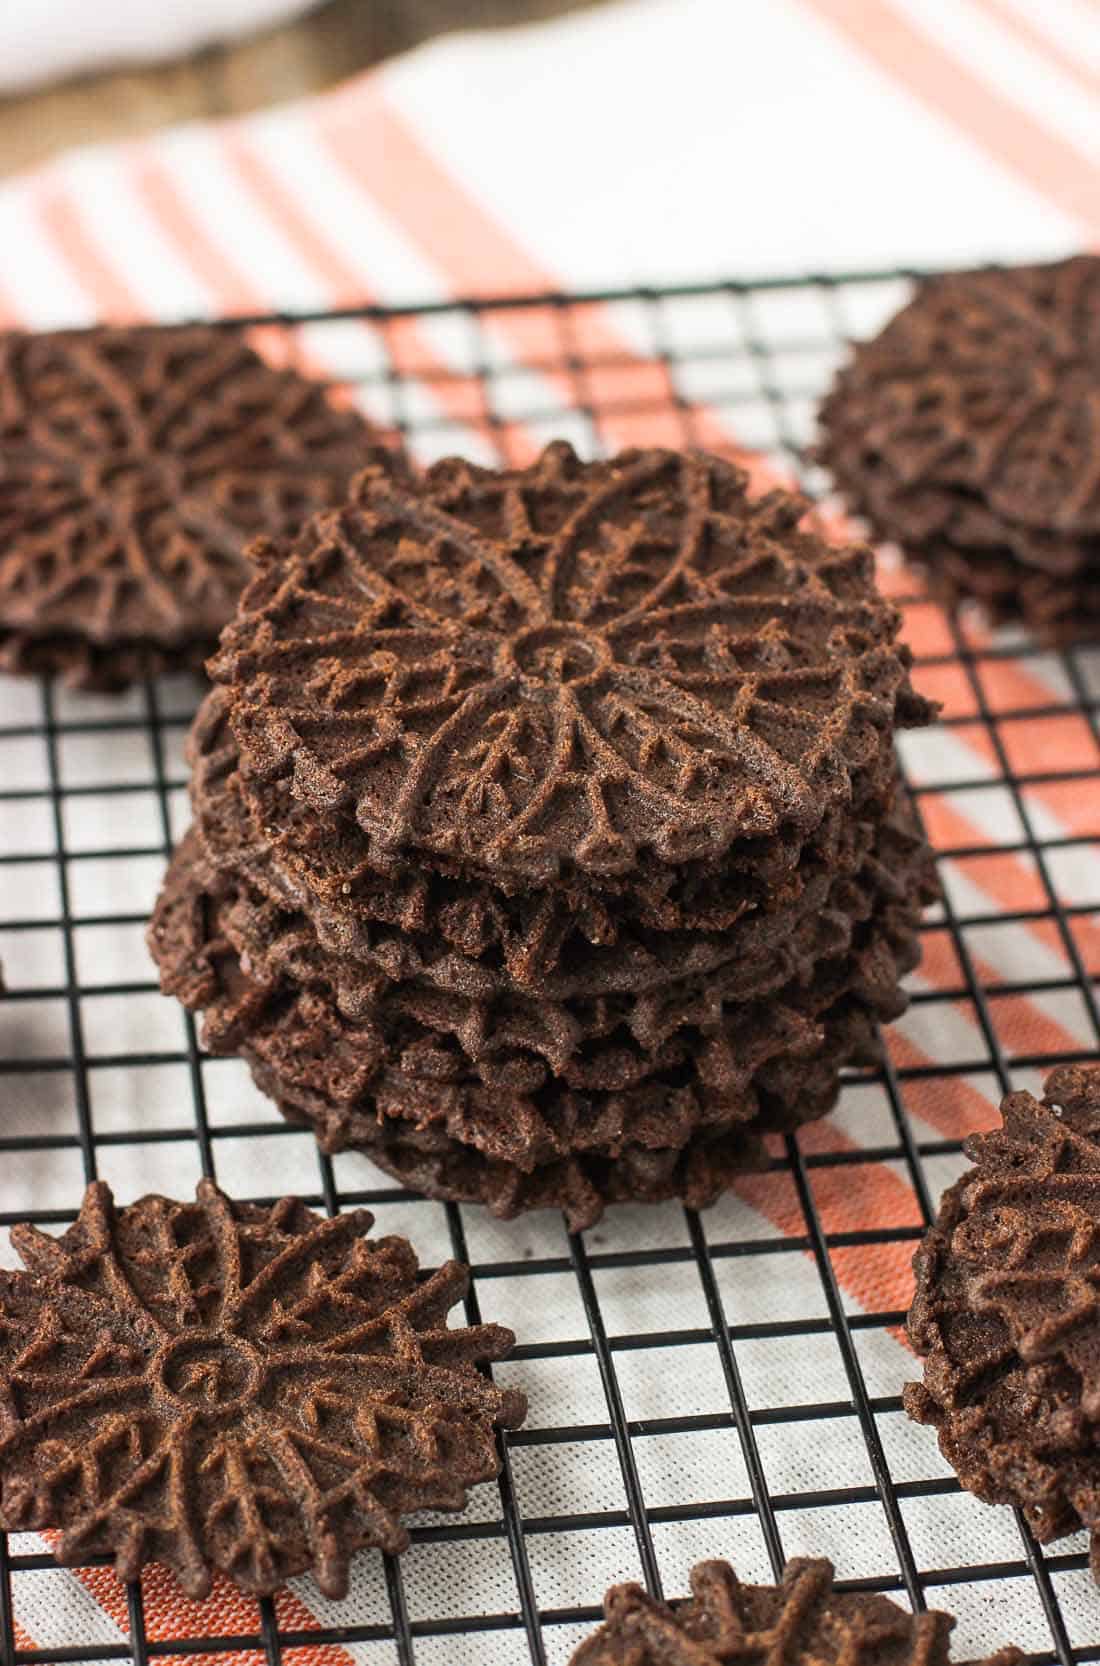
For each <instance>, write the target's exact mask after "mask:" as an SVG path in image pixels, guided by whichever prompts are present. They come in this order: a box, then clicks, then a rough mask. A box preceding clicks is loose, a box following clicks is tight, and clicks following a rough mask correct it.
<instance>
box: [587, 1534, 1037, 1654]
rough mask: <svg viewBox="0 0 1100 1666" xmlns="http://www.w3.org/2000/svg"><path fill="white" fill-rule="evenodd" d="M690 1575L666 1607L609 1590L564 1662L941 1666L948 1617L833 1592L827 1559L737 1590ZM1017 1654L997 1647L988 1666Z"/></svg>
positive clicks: (723, 1567)
mask: <svg viewBox="0 0 1100 1666" xmlns="http://www.w3.org/2000/svg"><path fill="white" fill-rule="evenodd" d="M690 1577H691V1593H692V1594H691V1597H690V1599H689V1600H687V1601H685V1602H681V1603H677V1604H675V1605H672V1606H670V1605H669V1604H667V1603H663V1602H657V1601H656V1600H655V1599H654V1598H653V1597H651V1596H648V1595H647V1594H646V1592H645V1591H644V1590H643V1589H642V1587H641V1586H640V1585H615V1586H613V1587H612V1589H611V1590H610V1591H608V1593H607V1595H606V1596H605V1597H604V1613H605V1615H606V1620H605V1622H604V1624H603V1625H602V1626H601V1627H600V1629H599V1631H597V1632H596V1633H595V1634H594V1635H593V1636H592V1637H589V1638H588V1639H587V1640H586V1641H585V1642H583V1643H582V1644H581V1646H580V1648H579V1649H577V1651H576V1653H575V1654H574V1655H573V1657H572V1660H571V1661H570V1666H736V1663H743V1666H762V1663H768V1662H773V1661H782V1662H783V1666H948V1661H949V1658H950V1656H949V1652H948V1638H949V1636H950V1633H951V1628H952V1627H953V1625H954V1624H955V1622H954V1619H953V1618H952V1617H951V1615H950V1614H942V1613H936V1612H932V1613H924V1614H915V1615H914V1614H909V1613H907V1612H906V1611H905V1609H904V1608H899V1606H898V1604H897V1603H896V1602H891V1601H890V1599H889V1597H885V1596H880V1595H879V1594H878V1593H876V1592H864V1591H851V1592H848V1591H844V1592H841V1591H837V1590H836V1589H835V1587H834V1585H833V1566H832V1563H831V1562H827V1561H825V1560H821V1561H810V1560H804V1559H802V1558H798V1559H796V1560H795V1561H792V1562H788V1563H787V1566H786V1568H785V1569H784V1572H783V1579H782V1582H781V1583H780V1584H779V1585H742V1583H741V1581H740V1580H739V1579H738V1577H737V1575H736V1574H735V1573H734V1571H733V1569H732V1568H731V1567H730V1565H729V1563H728V1562H699V1563H697V1564H696V1566H695V1567H694V1568H692V1570H691V1576H690ZM1022 1658H1023V1657H1022V1655H1021V1654H1020V1652H1019V1650H1017V1649H1002V1650H1001V1651H1000V1652H999V1653H998V1654H996V1655H994V1656H992V1657H991V1661H990V1662H989V1666H992V1662H993V1661H996V1662H997V1663H998V1666H1014V1663H1015V1662H1016V1661H1019V1660H1021V1659H1022Z"/></svg>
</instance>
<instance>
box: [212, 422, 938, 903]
mask: <svg viewBox="0 0 1100 1666" xmlns="http://www.w3.org/2000/svg"><path fill="white" fill-rule="evenodd" d="M805 507H806V506H805V504H804V503H803V502H802V501H801V500H799V499H797V498H793V497H791V496H789V495H788V494H786V493H782V492H776V493H772V494H771V495H769V496H768V497H766V498H763V499H760V500H750V499H749V497H748V495H747V477H746V476H745V474H744V473H743V471H741V470H739V469H737V468H734V467H733V466H731V465H728V464H726V463H723V462H721V461H719V460H718V459H716V458H713V457H708V456H705V455H704V454H702V453H692V454H687V455H681V454H679V453H673V452H668V451H636V452H624V453H622V454H620V455H619V456H618V457H616V458H615V459H613V460H612V461H610V462H600V463H582V462H580V461H579V460H578V459H577V457H576V456H575V454H574V453H573V451H572V450H571V448H570V447H569V446H567V445H565V444H561V443H558V444H554V445H551V446H549V447H547V449H546V450H545V451H544V452H543V454H542V456H541V457H540V458H539V459H538V461H537V462H536V463H534V464H532V465H531V467H530V468H527V469H512V470H504V471H493V470H487V469H479V468H475V467H473V466H472V465H470V464H467V463H464V462H461V461H458V460H451V461H448V462H444V463H440V464H437V465H436V466H435V468H433V469H431V470H429V472H428V475H427V477H426V479H425V480H424V481H423V482H422V483H417V485H416V486H415V487H410V488H404V489H402V490H400V491H397V490H394V489H392V488H391V486H390V485H389V483H388V482H387V481H386V480H385V479H384V478H383V477H381V476H378V475H374V476H367V477H364V479H363V480H362V482H361V483H360V487H359V495H358V501H357V503H355V504H354V505H353V506H352V507H350V508H347V509H344V510H342V511H340V512H339V513H338V514H334V515H331V516H321V517H318V518H317V519H315V520H314V521H313V522H312V523H310V525H309V526H308V527H307V529H306V530H305V532H304V533H303V534H302V535H301V536H300V538H299V539H298V541H297V542H296V544H295V545H294V547H293V549H292V551H291V552H290V553H289V555H288V553H287V551H286V550H285V549H281V548H279V547H278V546H276V545H271V546H269V548H268V551H267V553H266V556H265V554H264V552H263V550H262V549H259V550H257V551H255V552H254V558H255V559H256V560H257V561H258V563H259V566H260V571H259V573H258V575H257V577H256V578H255V579H254V581H253V582H252V584H251V585H250V586H249V588H248V590H247V592H246V594H245V596H244V597H243V598H242V604H241V608H240V611H239V613H238V616H237V618H236V620H235V621H234V623H233V625H232V626H231V627H230V628H229V630H228V631H227V632H226V634H225V636H224V638H223V640H222V643H221V647H220V651H219V653H218V656H217V658H216V660H214V661H212V662H211V663H212V674H213V675H214V677H215V679H216V680H217V681H220V682H224V683H226V684H227V685H229V686H230V687H231V688H232V690H233V693H234V701H233V707H232V712H231V722H232V726H233V730H234V733H235V735H236V737H237V741H238V743H239V745H240V748H241V761H242V769H243V771H244V773H245V775H246V776H248V775H253V776H257V777H260V778H271V777H273V776H275V777H279V776H286V777H291V778H292V779H293V785H294V791H295V793H296V795H297V796H298V797H299V798H301V799H302V800H303V801H304V802H305V803H306V804H308V805H310V806H312V807H314V808H315V809H316V810H318V811H319V812H321V813H326V812H329V811H332V810H334V809H339V810H341V811H343V812H344V813H345V814H346V815H347V817H348V818H349V819H353V820H354V822H355V823H356V825H357V828H358V831H359V833H360V835H361V837H362V841H363V848H364V857H365V859H366V860H367V861H369V862H370V864H371V865H372V866H374V867H375V868H376V869H378V870H379V871H386V870H388V869H391V868H393V867H394V866H395V865H397V864H399V863H401V862H403V861H406V862H407V861H408V860H409V859H410V857H411V855H412V853H417V854H418V858H419V860H421V861H426V862H429V863H437V862H439V861H446V862H451V863H454V864H457V865H458V866H460V867H461V869H462V871H463V872H465V873H467V874H470V875H472V874H475V873H477V874H483V875H485V876H487V877H488V878H489V879H490V880H491V881H492V882H493V883H494V884H497V885H500V886H505V885H507V884H509V883H511V884H513V885H519V886H545V885H548V884H552V883H556V882H560V881H561V880H562V878H563V877H564V878H566V879H567V878H568V877H569V876H571V875H574V874H580V875H585V876H596V877H598V879H600V880H603V879H604V878H612V879H613V878H614V876H616V875H621V874H625V873H634V874H636V873H638V872H639V871H641V870H645V869H647V868H653V867H656V868H660V869H664V870H666V871H667V870H668V869H669V868H675V869H681V870H682V868H683V867H684V865H685V864H690V863H696V862H711V863H713V862H717V861H720V860H722V859H723V858H725V857H726V856H727V855H728V853H729V852H730V850H731V847H733V846H734V845H736V843H737V842H738V841H741V840H745V839H749V840H760V839H769V838H772V837H774V836H776V835H777V834H778V833H780V831H781V830H783V829H785V828H786V829H793V830H795V831H796V832H797V833H798V834H799V836H800V837H805V836H807V835H808V834H810V833H812V831H813V830H814V829H815V828H816V827H817V826H818V825H819V824H820V823H821V821H822V819H823V817H824V816H825V814H826V812H827V811H828V810H829V809H830V808H831V807H832V806H834V805H836V804H838V803H841V804H843V803H847V802H848V801H849V800H850V799H851V796H852V790H853V788H852V783H853V776H854V774H856V772H858V771H861V770H868V769H871V768H873V767H874V766H875V764H877V763H880V762H881V761H882V760H883V759H885V757H886V756H887V754H888V752H889V748H890V743H891V739H892V735H893V730H894V726H895V724H896V723H899V722H906V721H919V720H922V719H923V718H925V717H926V716H927V711H928V708H927V707H926V705H925V703H924V702H923V701H920V700H918V699H917V697H916V696H915V695H914V694H913V692H912V689H911V687H910V685H909V675H908V667H909V655H908V651H907V650H906V649H905V648H904V647H903V646H902V645H901V644H899V643H898V641H897V633H898V626H899V618H898V615H897V614H896V612H895V611H894V610H893V609H892V608H891V607H889V606H888V604H887V603H886V602H885V601H884V600H883V599H882V597H881V596H880V595H879V593H878V592H877V591H876V589H875V587H874V577H873V570H872V569H873V563H872V558H871V554H870V551H869V550H867V549H864V548H848V549H835V548H831V547H829V546H827V545H826V544H824V543H823V542H822V541H821V540H820V539H819V538H817V537H816V536H815V535H814V534H813V533H811V532H809V531H807V530H805V529H800V527H799V522H800V520H801V518H802V516H803V514H804V511H805Z"/></svg>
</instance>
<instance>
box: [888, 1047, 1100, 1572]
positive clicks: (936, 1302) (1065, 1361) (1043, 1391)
mask: <svg viewBox="0 0 1100 1666" xmlns="http://www.w3.org/2000/svg"><path fill="white" fill-rule="evenodd" d="M1001 1116H1002V1119H1003V1127H1001V1128H999V1129H997V1130H995V1131H994V1132H992V1133H989V1134H976V1135H973V1136H972V1137H971V1138H970V1139H969V1140H967V1141H966V1142H965V1146H964V1149H965V1151H966V1153H967V1155H968V1156H969V1157H970V1158H971V1159H972V1161H973V1163H974V1167H973V1168H972V1169H971V1170H970V1171H969V1172H968V1173H966V1174H964V1175H963V1177H962V1179H961V1180H958V1181H957V1182H956V1183H955V1185H954V1186H952V1187H951V1188H950V1190H949V1191H947V1192H946V1193H945V1194H944V1198H943V1202H942V1203H941V1205H940V1211H939V1216H938V1218H937V1220H936V1223H935V1225H934V1226H933V1227H932V1228H931V1230H930V1231H929V1232H928V1234H927V1236H926V1238H925V1240H924V1242H923V1244H922V1245H921V1248H920V1249H919V1250H918V1252H917V1254H916V1256H915V1258H914V1261H913V1267H914V1270H915V1273H916V1279H917V1289H916V1295H915V1297H914V1300H913V1306H912V1310H911V1312H910V1314H909V1336H910V1339H911V1341H912V1343H913V1347H914V1348H915V1349H916V1351H917V1353H918V1354H920V1355H922V1356H924V1361H925V1365H924V1382H923V1385H921V1384H917V1383H910V1384H908V1385H907V1386H906V1389H905V1393H904V1403H905V1408H906V1410H907V1411H908V1413H909V1415H910V1416H911V1417H913V1418H915V1419H916V1420H917V1422H919V1423H928V1424H931V1426H932V1427H933V1428H935V1429H936V1430H937V1432H938V1434H939V1441H940V1450H941V1451H942V1452H943V1455H944V1457H945V1458H946V1459H947V1461H948V1463H950V1464H951V1465H952V1467H953V1468H954V1469H955V1470H956V1471H957V1473H958V1476H959V1479H960V1481H961V1482H962V1484H963V1486H964V1487H967V1488H968V1489H969V1490H970V1491H971V1492H973V1493H976V1494H977V1495H978V1497H979V1498H981V1499H984V1500H985V1502H986V1503H989V1504H1014V1505H1016V1506H1017V1507H1018V1508H1020V1509H1021V1510H1023V1512H1024V1514H1025V1516H1026V1517H1027V1520H1028V1522H1029V1524H1030V1526H1031V1529H1032V1531H1033V1532H1034V1534H1035V1536H1036V1538H1037V1539H1039V1541H1040V1542H1041V1543H1043V1544H1045V1543H1047V1542H1048V1541H1049V1540H1051V1539H1057V1538H1061V1537H1062V1536H1063V1535H1064V1534H1066V1533H1072V1532H1075V1531H1076V1530H1077V1529H1078V1528H1081V1527H1084V1528H1087V1530H1088V1532H1089V1534H1090V1538H1091V1558H1092V1570H1093V1576H1094V1578H1096V1579H1097V1580H1098V1581H1100V1447H1098V1445H1097V1438H1096V1430H1097V1425H1098V1423H1100V1293H1098V1292H1100V1066H1084V1065H1071V1066H1065V1067H1063V1068H1061V1069H1059V1070H1055V1071H1054V1072H1053V1073H1052V1074H1051V1075H1050V1076H1049V1077H1048V1078H1047V1082H1046V1086H1045V1089H1044V1093H1043V1098H1042V1099H1041V1100H1037V1099H1034V1098H1033V1097H1032V1095H1031V1094H1029V1093H1013V1094H1009V1096H1008V1097H1007V1098H1006V1099H1005V1101H1004V1103H1003V1104H1002V1106H1001Z"/></svg>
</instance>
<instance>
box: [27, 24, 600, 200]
mask: <svg viewBox="0 0 1100 1666" xmlns="http://www.w3.org/2000/svg"><path fill="white" fill-rule="evenodd" d="M2 3H3V0H0V4H2ZM149 3H150V4H163V3H165V0H149ZM591 3H593V0H328V3H327V4H325V5H322V6H320V7H319V9H318V10H317V11H316V12H314V13H312V14H310V15H309V16H307V17H305V18H303V19H301V20H299V21H298V22H296V23H291V24H289V25H287V26H286V27H285V28H282V29H274V30H271V31H270V32H268V33H266V34H263V35H259V36H256V37H254V38H253V39H251V40H249V41H246V42H244V43H243V44H240V45H236V46H232V47H226V48H217V49H211V50H210V51H207V52H204V53H202V54H200V55H199V56H198V57H196V58H192V59H189V60H188V61H186V62H184V63H174V64H168V65H164V66H160V67H157V68H155V69H148V70H141V71H135V70H127V71H125V72H119V73H115V74H107V75H99V76H94V77H90V78H88V79H87V80H82V81H69V82H65V83H64V84H62V85H59V86H55V87H47V88H42V89H40V90H37V91H34V92H31V93H28V94H26V95H25V96H23V97H20V98H7V99H0V175H3V174H10V173H14V172H16V171H17V170H18V169H20V168H25V167H29V166H30V165H31V164H32V163H35V162H41V161H44V160H45V159H46V158H47V157H48V156H51V155H53V154H55V153H56V152H57V151H59V150H65V149H67V148H68V147H69V146H71V145H79V144H91V143H95V142H96V141H98V140H104V139H121V138H126V137H131V136H135V135H137V134H141V133H148V132H150V131H151V130H152V129H153V128H157V127H163V126H165V125H166V124H167V123H169V122H175V121H186V120H188V119H190V118H192V117H195V116H217V115H229V114H233V113H236V112H239V111H244V110H253V109H256V108H257V107H258V106H260V105H263V104H275V103H280V102H282V101H283V100H286V99H290V98H297V97H300V96H301V95H302V94H304V93H310V92H316V91H318V90H319V89H320V88H322V87H327V86H331V85H332V84H333V83H334V82H336V81H342V80H344V79H346V78H347V77H348V76H350V75H354V74H356V72H357V71H359V70H362V69H366V68H367V67H368V66H369V65H370V64H376V63H380V62H381V61H382V59H383V58H388V57H392V56H393V55H394V54H395V53H397V52H404V51H406V50H407V49H408V48H409V47H411V46H415V45H417V44H418V43H419V42H420V41H423V40H428V39H430V38H431V37H432V36H433V35H437V34H441V33H442V32H443V31H445V30H447V29H457V28H465V27H474V26H478V27H480V26H487V27H490V26H496V25H500V24H506V23H519V22H524V21H528V20H534V19H536V18H545V17H551V16H555V15H556V14H558V13H559V12H564V11H568V10H572V9H574V7H576V6H578V5H580V4H591ZM89 4H94V0H89Z"/></svg>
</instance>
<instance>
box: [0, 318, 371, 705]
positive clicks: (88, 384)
mask: <svg viewBox="0 0 1100 1666" xmlns="http://www.w3.org/2000/svg"><path fill="white" fill-rule="evenodd" d="M378 440H379V435H378V432H377V431H376V430H375V429H373V428H372V426H371V425H370V424H369V423H368V422H366V421H365V420H364V419H363V418H362V417H360V416H359V415H358V414H356V413H355V412H354V411H351V410H340V409H337V407H336V406H334V405H333V404H331V403H330V401H329V399H328V397H327V395H326V393H325V390H324V388H323V387H322V385H321V384H320V383H319V382H313V381H310V380H308V379H307V378H305V377H304V376H301V375H299V374H298V373H297V372H295V371H293V370H285V369H284V370H281V369H275V368H274V367H272V366H271V365H269V364H267V363H265V361H264V360H263V359H261V358H260V357H259V355H258V354H257V353H255V352H254V351H253V349H252V348H251V347H250V346H249V345H248V344H247V342H246V340H245V338H244V334H243V332H242V331H241V330H240V329H238V328H235V327H232V326H227V327H224V328H223V327H214V326H206V325H195V326H182V327H164V328H162V327H151V326H150V327H134V328H118V327H110V328H108V327H104V328H97V329H92V330H85V331H80V330H66V331H59V332H55V333H48V334H41V335H26V334H21V333H17V332H8V333H6V334H2V335H0V664H2V665H3V666H4V668H5V669H9V670H15V671H20V670H26V671H34V672H46V673H49V674H60V675H62V676H65V677H67V679H68V680H69V681H70V682H73V683H76V684H78V685H79V686H81V687H85V688H99V689H114V688H119V687H123V686H125V685H126V683H127V682H129V681H131V680H133V679H134V678H135V677H136V676H140V675H145V674H148V673H150V672H157V671H159V670H162V669H178V668H189V667H192V666H196V665H200V664H201V662H202V660H203V658H204V657H205V656H206V655H207V654H209V652H210V651H211V649H212V648H213V646H214V643H215V642H216V640H217V636H218V632H219V631H220V630H221V628H222V626H223V625H224V624H225V623H226V622H227V620H228V619H229V618H230V617H231V616H232V613H233V610H234V608H235V606H236V603H237V598H238V596H239V594H240V591H241V588H242V586H243V585H244V583H245V580H246V578H247V577H248V576H249V569H248V565H247V563H246V561H245V560H244V558H243V553H242V552H243V550H244V547H245V546H246V545H247V544H248V542H249V541H250V540H251V539H253V538H255V537H256V536H257V535H259V534H262V533H270V534H278V535H289V534H291V533H293V532H294V531H296V530H297V528H298V527H299V526H300V525H301V524H302V522H303V521H304V520H305V519H306V518H307V517H308V516H309V515H311V514H312V513H313V512H314V511H316V510H318V509H321V508H324V507H325V506H326V505H329V504H333V503H337V502H339V501H341V499H342V498H343V497H344V496H345V495H346V492H347V488H348V485H349V482H350V481H351V479H352V477H353V476H354V475H355V474H356V473H357V472H358V471H359V470H360V469H362V468H363V467H364V466H366V465H367V464H368V463H369V462H371V461H372V460H374V461H380V460H381V459H383V458H384V457H385V456H386V454H385V453H383V452H382V450H381V448H380V447H379V445H378ZM386 466H389V465H388V464H387V465H386ZM393 466H395V467H397V466H399V464H398V462H397V460H396V459H395V461H394V464H393Z"/></svg>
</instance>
